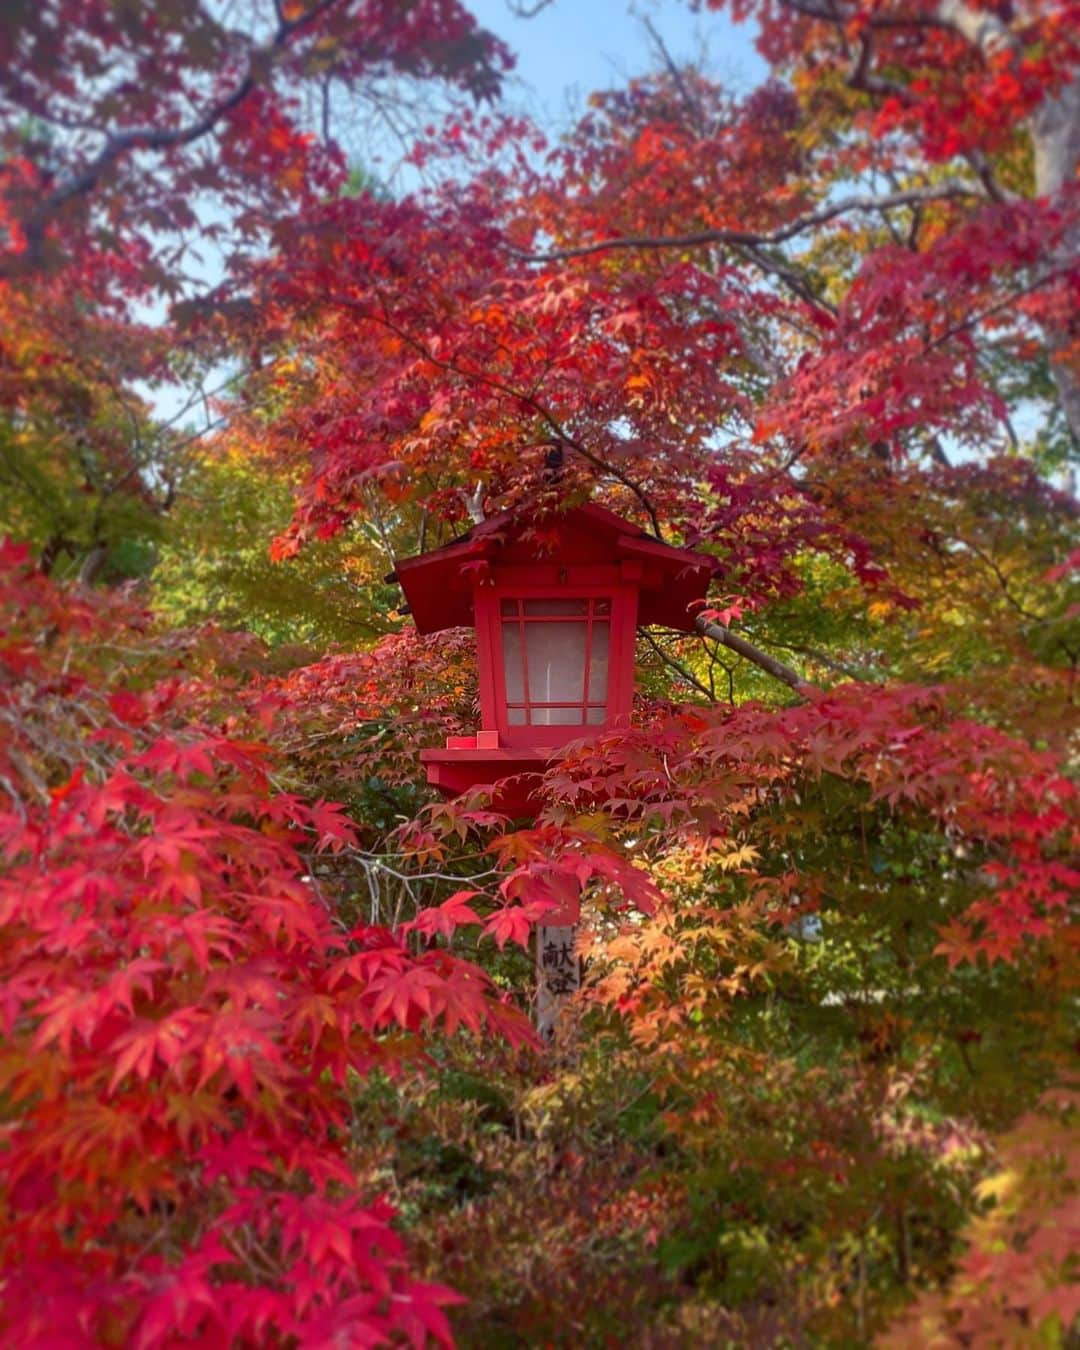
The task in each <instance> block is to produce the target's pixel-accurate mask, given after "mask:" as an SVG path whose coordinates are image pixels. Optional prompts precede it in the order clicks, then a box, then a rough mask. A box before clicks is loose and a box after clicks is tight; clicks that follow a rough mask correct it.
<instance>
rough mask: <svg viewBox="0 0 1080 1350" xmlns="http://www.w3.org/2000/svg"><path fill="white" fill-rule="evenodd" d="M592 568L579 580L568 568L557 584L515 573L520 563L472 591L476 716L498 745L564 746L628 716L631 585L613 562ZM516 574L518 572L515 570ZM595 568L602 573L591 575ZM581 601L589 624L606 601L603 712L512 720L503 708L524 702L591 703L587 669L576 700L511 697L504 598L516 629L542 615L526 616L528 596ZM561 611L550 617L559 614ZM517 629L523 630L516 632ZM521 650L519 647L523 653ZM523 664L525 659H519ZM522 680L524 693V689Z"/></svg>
mask: <svg viewBox="0 0 1080 1350" xmlns="http://www.w3.org/2000/svg"><path fill="white" fill-rule="evenodd" d="M589 570H590V571H591V572H592V573H594V575H593V576H592V577H590V578H589V579H587V580H586V579H585V578H584V577H583V576H582V575H581V571H582V569H577V568H575V569H574V572H575V573H576V575H574V576H572V577H567V578H566V579H565V581H563V582H562V583H561V584H556V585H552V584H551V583H550V581H549V580H548V579H547V578H544V579H542V580H541V579H536V578H529V579H526V577H525V576H523V575H521V573H523V572H524V571H525V569H517V568H513V569H507V572H509V573H511V575H507V576H505V577H500V578H499V580H498V581H497V582H496V583H495V584H493V585H488V586H484V587H482V588H480V589H479V590H478V591H477V593H476V630H477V639H478V643H477V646H478V656H479V662H480V708H481V722H482V725H483V726H484V727H487V728H490V729H492V730H494V731H497V732H498V735H499V743H500V745H506V746H510V747H513V746H523V747H524V746H536V747H542V746H546V747H554V746H558V745H564V744H565V743H566V742H567V741H569V740H574V739H577V738H578V737H582V736H589V735H596V734H597V733H599V732H602V731H604V730H610V729H611V728H612V727H614V726H616V725H618V724H620V722H622V721H625V720H626V719H628V718H629V714H630V707H631V703H632V701H633V680H634V668H633V662H634V637H635V633H636V626H637V590H636V587H634V586H632V585H628V584H627V583H626V582H625V581H623V580H622V578H621V576H620V573H619V570H618V569H617V568H615V567H610V568H609V567H604V568H599V567H597V568H593V569H589ZM514 574H517V575H514ZM595 574H601V575H595ZM554 600H584V601H586V602H587V605H588V611H589V619H591V622H589V620H586V622H587V627H588V628H590V629H591V627H592V623H594V622H595V616H594V614H593V611H594V609H595V604H596V602H597V601H607V602H610V606H611V609H610V613H609V614H608V615H607V616H606V618H607V623H608V672H607V693H606V698H605V699H604V716H603V718H602V720H601V721H599V722H587V721H582V722H555V723H533V722H528V721H527V722H525V723H517V722H514V723H512V722H511V721H510V709H511V708H512V707H521V706H523V705H526V706H531V707H545V708H556V707H574V708H582V709H583V710H585V712H586V713H587V710H588V708H589V706H598V704H595V703H594V704H591V705H590V700H588V698H587V693H588V684H587V679H588V670H587V669H586V675H585V679H586V683H585V684H584V686H583V694H584V695H586V697H583V698H582V699H581V700H573V701H553V702H550V703H549V702H546V701H541V700H536V699H529V698H527V697H526V698H524V699H514V700H511V699H510V698H509V697H508V694H507V684H506V670H505V664H504V656H503V613H502V607H503V604H504V603H505V602H507V601H514V602H518V604H519V606H520V608H519V615H521V616H522V617H521V618H519V625H518V626H519V633H521V632H522V629H523V627H524V624H525V622H545V621H550V620H545V619H544V618H542V617H541V616H539V615H537V616H535V617H530V619H529V620H525V619H524V617H523V614H524V605H525V604H526V603H527V602H529V601H545V602H551V601H554ZM560 617H563V621H565V617H564V616H555V615H553V616H551V619H552V620H558V619H559V618H560ZM522 636H523V634H522ZM523 657H524V653H523ZM523 666H524V662H523ZM528 693H529V690H528V686H527V684H526V685H525V686H524V688H523V694H525V695H528Z"/></svg>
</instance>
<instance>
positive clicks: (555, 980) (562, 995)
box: [536, 924, 581, 1040]
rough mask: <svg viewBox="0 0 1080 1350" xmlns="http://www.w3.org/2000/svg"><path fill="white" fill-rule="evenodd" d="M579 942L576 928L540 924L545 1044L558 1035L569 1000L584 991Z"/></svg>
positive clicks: (540, 1020) (539, 998) (539, 1006)
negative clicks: (577, 945) (561, 1017)
mask: <svg viewBox="0 0 1080 1350" xmlns="http://www.w3.org/2000/svg"><path fill="white" fill-rule="evenodd" d="M576 941H577V926H576V925H574V924H540V925H539V926H538V927H537V929H536V1029H537V1031H539V1033H540V1035H541V1036H543V1038H544V1039H545V1040H551V1038H552V1036H553V1035H554V1034H555V1024H556V1023H557V1022H558V1020H559V1013H560V1012H561V1011H562V1008H563V1005H564V1004H565V1002H566V1000H567V999H568V998H570V997H571V996H572V995H573V994H574V993H576V992H577V990H578V989H580V988H581V960H580V958H579V956H578V954H577V951H576V950H575V946H576Z"/></svg>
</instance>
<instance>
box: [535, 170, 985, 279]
mask: <svg viewBox="0 0 1080 1350" xmlns="http://www.w3.org/2000/svg"><path fill="white" fill-rule="evenodd" d="M981 196H982V193H980V192H978V191H976V190H975V189H974V188H973V187H971V186H969V185H967V184H964V183H955V182H953V183H942V184H941V185H940V186H938V187H932V188H911V189H909V190H907V191H904V192H891V193H889V194H888V195H887V196H884V197H865V196H864V197H843V198H841V200H840V201H838V202H831V203H830V204H829V205H828V206H822V207H819V208H818V210H816V211H811V212H809V213H808V214H806V215H804V216H798V217H796V219H795V220H793V221H790V222H789V223H788V224H787V225H782V226H780V228H779V229H776V230H766V231H760V230H723V229H716V230H695V231H692V232H691V233H690V234H669V235H665V234H657V235H647V234H638V235H623V236H620V237H617V238H614V239H602V240H598V241H597V242H596V243H594V244H578V245H575V246H573V247H570V248H558V249H552V250H551V251H550V252H547V253H524V252H521V251H520V250H518V249H513V250H511V251H512V252H513V253H514V255H515V256H516V257H518V258H521V259H522V260H523V261H524V262H530V263H546V262H563V261H565V260H566V259H568V258H584V257H587V256H588V255H589V254H592V253H603V252H604V251H605V250H607V249H637V248H699V247H701V246H702V245H703V244H734V245H741V246H743V247H750V248H754V247H762V246H768V245H770V244H783V243H786V242H787V241H788V240H789V239H794V238H795V236H796V235H799V234H802V233H803V232H804V231H805V230H812V229H815V228H816V227H817V226H819V225H825V224H827V223H828V222H829V221H830V220H835V219H836V217H837V216H842V215H846V214H847V213H848V212H849V211H857V212H864V211H889V210H892V209H894V208H895V207H899V206H916V205H924V204H925V203H927V202H935V201H950V200H958V199H968V198H972V197H981Z"/></svg>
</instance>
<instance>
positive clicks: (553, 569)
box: [393, 503, 712, 1034]
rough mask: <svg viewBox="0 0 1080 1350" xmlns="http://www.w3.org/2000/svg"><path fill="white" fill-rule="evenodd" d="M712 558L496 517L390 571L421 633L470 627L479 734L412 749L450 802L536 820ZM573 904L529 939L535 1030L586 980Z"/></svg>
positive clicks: (591, 526) (679, 615) (604, 515)
mask: <svg viewBox="0 0 1080 1350" xmlns="http://www.w3.org/2000/svg"><path fill="white" fill-rule="evenodd" d="M711 575H712V560H711V559H709V558H707V557H705V556H703V555H702V554H698V553H692V552H690V551H689V550H687V549H679V548H673V547H671V546H670V545H668V544H663V543H661V542H660V541H659V540H657V539H654V538H652V537H651V536H649V535H645V534H643V533H642V532H641V531H640V530H639V529H637V527H636V526H634V525H631V524H630V523H629V522H628V521H625V520H623V519H621V518H620V517H619V516H617V515H615V514H613V513H612V512H611V511H608V510H606V509H605V508H603V507H601V506H596V505H594V504H592V503H589V504H587V505H584V506H579V507H575V508H572V509H570V510H567V511H565V512H562V513H559V514H557V515H549V516H545V517H541V518H533V519H526V518H524V517H522V516H514V515H512V514H510V513H503V514H501V515H497V516H492V517H490V518H489V519H487V520H485V521H483V522H482V523H481V524H478V525H475V526H474V527H473V528H472V529H471V530H469V531H468V533H466V534H464V535H462V536H461V537H460V538H458V539H455V540H453V541H452V542H450V543H449V544H446V545H444V546H443V547H442V548H438V549H433V550H432V551H431V552H428V553H423V554H420V555H419V556H418V557H414V558H406V559H402V560H401V561H400V562H398V563H397V564H396V567H395V571H394V573H393V577H394V579H396V580H397V581H398V582H399V584H400V585H401V588H402V590H403V591H404V593H405V598H406V600H407V602H408V605H409V610H410V612H411V614H412V616H413V620H414V622H415V624H416V627H417V631H418V632H420V633H435V632H439V631H440V630H442V629H445V628H453V627H457V626H469V627H472V628H474V629H475V630H476V650H477V662H478V668H479V676H480V726H479V727H478V728H477V730H476V732H475V733H474V734H473V735H470V736H450V737H448V738H447V741H446V745H445V747H442V748H438V749H429V750H423V751H421V754H420V758H421V761H422V762H423V764H424V767H425V770H426V772H427V778H428V782H429V783H431V784H432V785H433V786H434V787H436V788H438V789H439V791H440V792H442V793H443V794H444V795H446V796H448V797H453V796H456V795H457V794H458V793H461V792H464V791H467V790H468V789H469V788H472V787H476V786H478V785H481V784H493V785H495V787H494V797H493V802H494V805H495V807H496V809H498V810H501V811H505V812H506V813H507V814H508V815H512V816H516V817H523V816H534V815H535V814H536V811H537V810H538V809H539V801H538V798H537V788H538V786H539V778H540V775H541V774H542V773H543V772H544V770H545V769H546V768H547V766H548V765H549V763H550V762H551V760H552V759H553V758H555V757H557V755H558V751H559V750H560V748H562V747H564V746H566V745H567V744H568V743H569V742H571V741H576V740H580V739H582V738H583V737H585V736H589V735H593V734H598V733H601V732H604V731H611V730H614V729H615V728H617V727H620V726H628V725H629V721H630V710H631V705H632V701H633V692H634V637H635V633H636V630H637V628H638V627H639V626H641V625H646V624H663V625H664V626H665V627H668V628H675V629H678V630H680V631H683V632H688V633H689V632H693V631H694V614H693V612H692V609H693V606H694V603H695V602H696V601H700V600H701V599H702V598H703V597H704V595H705V591H706V589H707V587H708V583H709V579H710V577H711ZM577 921H578V913H577V905H576V904H567V905H565V906H564V907H563V909H562V910H560V911H558V912H556V913H553V914H551V915H549V916H547V918H546V921H545V922H544V923H542V924H541V925H539V927H538V930H537V936H536V963H537V986H538V987H537V1021H538V1025H539V1028H540V1030H541V1032H542V1033H544V1034H549V1033H550V1031H551V1029H552V1027H553V1026H554V1022H555V1020H556V1018H557V1014H558V1009H559V1007H560V1005H561V1004H562V1002H563V1000H565V998H566V997H568V996H569V995H570V994H572V993H573V992H574V990H576V989H577V988H578V987H579V985H580V982H581V973H580V964H579V961H578V957H577V955H576V952H575V938H576V926H577Z"/></svg>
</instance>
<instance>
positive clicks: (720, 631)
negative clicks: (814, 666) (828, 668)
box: [694, 619, 810, 699]
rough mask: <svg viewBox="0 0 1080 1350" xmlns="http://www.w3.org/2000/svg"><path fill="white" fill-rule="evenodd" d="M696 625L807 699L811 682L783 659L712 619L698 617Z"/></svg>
mask: <svg viewBox="0 0 1080 1350" xmlns="http://www.w3.org/2000/svg"><path fill="white" fill-rule="evenodd" d="M694 627H695V628H696V629H697V630H698V632H699V633H704V634H705V636H706V637H711V638H713V639H715V641H717V642H719V643H721V645H722V646H724V647H729V648H730V649H731V650H732V651H733V652H737V653H738V654H739V655H740V656H741V657H743V658H744V659H745V660H747V661H749V662H751V663H752V664H753V665H755V666H757V667H758V669H759V670H763V671H765V673H766V674H767V675H771V676H772V677H773V679H774V680H780V681H781V682H782V683H783V684H786V685H787V686H788V688H789V689H794V690H795V692H796V693H797V694H798V695H799V697H800V698H803V699H805V697H806V692H805V691H806V690H807V689H808V688H809V687H810V686H809V683H808V681H807V680H805V679H804V678H803V677H802V676H801V675H800V674H799V672H798V671H797V670H794V669H793V668H792V667H791V666H788V665H785V664H784V662H783V661H778V660H777V659H776V657H775V656H770V655H769V653H768V652H763V651H762V650H761V648H760V647H755V646H754V644H753V643H752V642H748V641H747V640H746V638H744V637H740V636H739V635H738V634H737V633H733V632H732V631H731V629H730V628H725V627H724V625H723V624H721V623H714V622H712V621H711V620H710V619H697V620H695V622H694Z"/></svg>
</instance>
